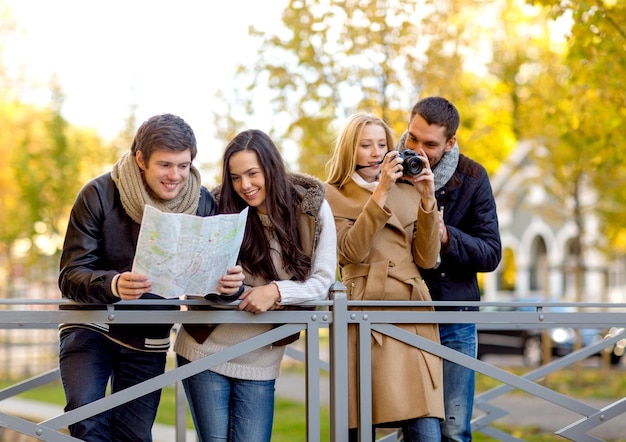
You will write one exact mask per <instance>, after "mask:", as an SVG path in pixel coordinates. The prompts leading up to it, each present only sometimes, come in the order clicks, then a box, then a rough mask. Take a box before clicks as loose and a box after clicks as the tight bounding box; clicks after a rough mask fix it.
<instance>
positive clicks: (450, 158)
mask: <svg viewBox="0 0 626 442" xmlns="http://www.w3.org/2000/svg"><path fill="white" fill-rule="evenodd" d="M406 136H407V132H406V131H405V132H404V133H403V134H402V136H401V137H400V139H399V140H398V144H396V150H402V149H405V148H406V147H405V145H404V142H405V141H406ZM458 164H459V145H458V144H457V143H454V147H453V148H452V150H450V151H449V152H446V153H445V154H444V155H443V157H441V160H440V161H439V162H438V163H437V164H436V165H435V167H434V168H433V173H434V174H435V191H437V190H439V189H441V188H442V187H443V186H445V185H446V183H447V182H448V181H450V178H452V175H454V171H455V170H456V166H457V165H458Z"/></svg>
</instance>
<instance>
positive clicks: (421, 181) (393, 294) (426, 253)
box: [326, 113, 444, 442]
mask: <svg viewBox="0 0 626 442" xmlns="http://www.w3.org/2000/svg"><path fill="white" fill-rule="evenodd" d="M393 146H394V140H393V135H392V133H391V129H390V128H389V127H388V126H387V124H386V123H385V122H384V121H383V120H381V119H380V118H378V117H377V116H376V115H373V114H370V113H357V114H354V115H352V116H351V117H349V118H348V120H347V122H346V124H345V126H344V128H343V130H342V131H341V133H340V135H339V137H338V139H337V142H336V144H335V148H334V152H333V155H332V158H331V160H330V161H329V163H328V165H327V170H328V180H327V184H326V198H327V200H328V202H329V204H330V206H331V209H332V211H333V215H334V218H335V224H336V228H337V252H338V263H339V266H340V270H341V278H342V282H343V284H345V285H346V287H347V288H348V299H350V300H384V301H409V300H410V301H430V300H431V298H430V295H429V292H428V289H427V287H426V285H425V284H424V281H423V280H422V278H421V276H420V272H419V269H418V266H419V267H423V268H431V267H433V266H435V264H436V261H437V257H438V255H439V251H440V241H439V217H438V214H437V210H436V200H435V195H434V179H433V172H432V170H431V169H430V166H429V164H428V161H422V158H426V155H425V153H424V152H423V150H421V149H420V151H419V152H408V153H406V152H403V153H402V154H401V153H400V152H398V151H395V150H393ZM415 154H417V155H420V156H417V155H415ZM417 162H419V163H417ZM410 165H412V166H419V167H409V166H410ZM388 308H389V309H393V307H388ZM412 309H413V310H422V311H423V310H432V308H430V307H429V308H417V307H416V308H412ZM402 310H406V308H402ZM398 326H399V327H401V328H403V329H404V330H406V331H409V332H411V333H415V334H417V335H420V336H422V337H424V338H427V339H430V340H432V341H435V342H439V334H438V327H437V325H436V324H399V325H398ZM356 336H357V330H356V326H354V328H352V329H351V330H350V333H349V337H350V354H349V369H350V373H351V374H352V375H353V376H350V382H349V405H350V407H349V408H350V413H349V415H350V416H349V426H350V440H356V439H357V437H358V431H357V416H358V413H357V406H358V399H357V376H356V374H357V360H356ZM371 350H372V367H371V370H372V414H373V416H372V423H373V425H374V426H375V427H377V426H378V427H384V426H394V427H401V428H402V431H403V434H404V440H405V441H407V442H410V441H438V440H439V439H440V429H439V424H440V420H441V419H443V417H444V405H443V386H442V361H441V359H440V358H438V357H436V356H434V355H432V354H430V353H427V352H425V351H422V350H420V349H417V348H415V347H412V346H409V345H407V344H404V343H402V342H399V341H397V340H395V339H393V338H391V337H389V336H384V335H381V334H380V333H377V332H372V339H371ZM361 430H362V429H361Z"/></svg>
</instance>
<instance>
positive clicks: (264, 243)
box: [174, 130, 337, 442]
mask: <svg viewBox="0 0 626 442" xmlns="http://www.w3.org/2000/svg"><path fill="white" fill-rule="evenodd" d="M215 196H216V199H217V201H218V204H219V211H220V213H239V212H241V210H243V209H244V208H246V207H249V213H248V220H247V225H246V232H245V235H244V239H243V243H242V246H241V251H240V254H239V264H240V265H241V266H242V267H243V269H244V275H245V280H244V285H245V291H244V293H243V294H242V295H241V296H240V297H239V299H240V303H239V309H240V310H245V311H248V312H251V313H255V314H259V313H263V312H265V311H267V310H273V309H276V308H282V307H283V306H288V305H293V304H298V303H303V302H307V301H315V300H322V299H326V298H327V296H328V291H329V289H330V286H331V285H332V283H333V282H334V281H335V271H336V265H337V264H336V263H337V257H336V256H337V255H336V245H337V243H336V233H335V225H334V220H333V215H332V212H331V210H330V207H329V205H328V203H327V202H326V200H325V190H324V185H323V184H322V183H321V182H320V181H319V180H317V179H316V178H313V177H310V176H306V175H301V174H293V173H288V172H287V170H286V168H285V166H284V163H283V160H282V157H281V155H280V152H279V151H278V149H277V148H276V146H275V145H274V143H273V142H272V140H271V139H270V137H269V136H268V135H267V134H265V133H264V132H262V131H260V130H246V131H244V132H241V133H239V134H238V135H237V136H236V137H235V138H234V139H233V140H232V141H231V142H230V143H229V144H228V146H227V147H226V151H225V153H224V160H223V176H222V185H221V187H220V188H219V189H217V191H216V192H215ZM270 328H272V324H220V325H217V326H207V329H206V330H205V332H204V333H197V328H196V327H193V328H192V327H186V326H183V327H181V332H180V334H179V336H178V338H177V340H176V345H175V348H174V350H175V351H176V353H177V354H178V362H179V364H186V363H188V362H189V361H194V360H197V359H200V358H202V357H205V356H208V355H211V354H214V353H216V352H218V351H220V350H223V349H225V348H228V347H230V346H232V345H235V344H238V343H240V342H242V341H245V340H247V339H250V338H252V337H254V336H256V335H259V334H261V333H264V332H266V331H268V330H269V329H270ZM283 354H284V345H276V344H274V345H268V346H265V347H262V348H259V349H257V350H254V351H252V352H250V353H247V354H245V355H242V356H239V357H236V358H234V359H232V360H230V361H227V362H224V363H222V364H218V365H216V366H213V367H211V368H210V369H209V370H207V371H204V372H202V373H199V374H197V375H195V376H192V377H190V378H188V379H185V380H184V381H183V385H184V387H185V392H186V394H187V398H188V400H189V404H190V408H191V413H192V416H193V419H194V422H195V425H196V430H197V432H198V436H199V438H200V441H201V442H208V441H211V442H212V441H230V442H269V441H270V439H271V431H272V422H273V410H274V383H275V380H276V378H277V377H278V375H279V373H280V362H281V360H282V358H283Z"/></svg>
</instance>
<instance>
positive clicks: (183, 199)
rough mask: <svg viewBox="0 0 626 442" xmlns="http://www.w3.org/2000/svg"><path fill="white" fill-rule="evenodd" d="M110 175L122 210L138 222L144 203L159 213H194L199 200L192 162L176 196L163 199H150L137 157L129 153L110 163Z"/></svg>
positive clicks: (199, 185)
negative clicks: (120, 201) (118, 194)
mask: <svg viewBox="0 0 626 442" xmlns="http://www.w3.org/2000/svg"><path fill="white" fill-rule="evenodd" d="M111 178H113V182H114V183H115V186H116V187H117V190H119V192H120V199H121V200H122V206H123V207H124V210H125V211H126V213H127V214H128V216H130V217H131V218H132V220H133V221H135V222H136V223H137V224H141V219H142V218H143V208H144V206H145V205H146V204H149V205H151V206H152V207H155V208H157V209H159V210H160V211H161V212H169V213H186V214H187V215H195V214H196V212H197V211H198V203H199V202H200V187H201V185H202V184H201V179H200V172H198V170H197V169H196V168H195V167H194V166H193V165H192V166H191V169H190V171H189V177H188V178H187V181H186V182H185V185H184V186H183V188H182V189H181V191H180V193H179V194H178V195H177V196H176V198H174V199H171V200H168V201H164V200H161V199H155V198H153V197H152V196H151V195H150V193H149V192H148V189H147V188H146V184H145V182H144V180H143V177H142V173H141V169H139V166H138V165H137V160H136V159H135V156H134V155H131V153H130V152H127V153H125V154H124V155H123V156H122V158H120V159H119V161H118V162H117V163H115V165H114V166H113V170H112V171H111Z"/></svg>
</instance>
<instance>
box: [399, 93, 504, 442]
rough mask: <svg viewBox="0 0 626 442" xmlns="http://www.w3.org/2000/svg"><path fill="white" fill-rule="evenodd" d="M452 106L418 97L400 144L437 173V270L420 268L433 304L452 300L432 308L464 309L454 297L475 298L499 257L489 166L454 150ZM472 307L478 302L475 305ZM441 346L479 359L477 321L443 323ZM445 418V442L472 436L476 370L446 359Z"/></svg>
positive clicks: (455, 125) (455, 122)
mask: <svg viewBox="0 0 626 442" xmlns="http://www.w3.org/2000/svg"><path fill="white" fill-rule="evenodd" d="M459 123H460V117H459V112H458V110H457V109H456V107H455V106H454V105H453V104H452V103H450V102H449V101H448V100H446V99H445V98H442V97H427V98H424V99H422V100H420V101H418V102H417V103H416V104H415V106H414V107H413V110H412V112H411V120H410V122H409V127H408V130H407V132H406V133H405V134H403V135H402V138H401V139H400V141H399V143H398V146H397V148H398V149H404V148H405V147H406V148H408V149H411V150H414V151H416V152H417V151H419V148H420V147H421V148H423V149H424V151H425V153H426V155H427V156H428V161H429V163H430V166H431V168H432V170H433V173H434V174H435V197H436V198H437V205H438V207H439V217H440V221H441V224H440V239H441V256H440V264H439V265H438V267H437V268H435V269H420V273H421V275H422V277H423V278H424V281H425V282H426V285H427V286H428V288H429V290H430V295H431V297H432V299H433V301H450V305H449V306H444V307H437V308H436V309H437V310H469V309H470V308H468V307H459V306H457V305H455V301H480V290H479V287H478V281H477V272H490V271H493V270H495V269H496V267H497V266H498V264H499V262H500V259H501V256H502V250H501V249H502V245H501V241H500V232H499V228H498V216H497V213H496V203H495V199H494V196H493V191H492V189H491V184H490V183H489V177H488V176H487V171H486V170H485V168H484V167H483V166H481V165H480V164H479V163H477V162H476V161H473V160H472V159H470V158H468V157H466V156H465V155H463V154H460V153H459V149H458V145H457V143H456V131H457V129H458V127H459ZM471 309H472V310H477V309H478V308H477V307H472V308H471ZM439 334H440V337H441V343H442V344H443V345H445V346H447V347H450V348H452V349H454V350H456V351H459V352H461V353H463V354H466V355H468V356H472V357H476V350H477V347H476V346H477V336H476V324H440V325H439ZM443 381H444V402H445V410H446V420H445V421H444V422H443V423H442V425H441V439H442V440H443V441H471V440H472V434H471V418H472V408H473V404H474V382H475V376H474V371H473V370H470V369H467V368H464V367H462V366H460V365H458V364H455V363H453V362H450V361H448V360H444V365H443Z"/></svg>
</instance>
